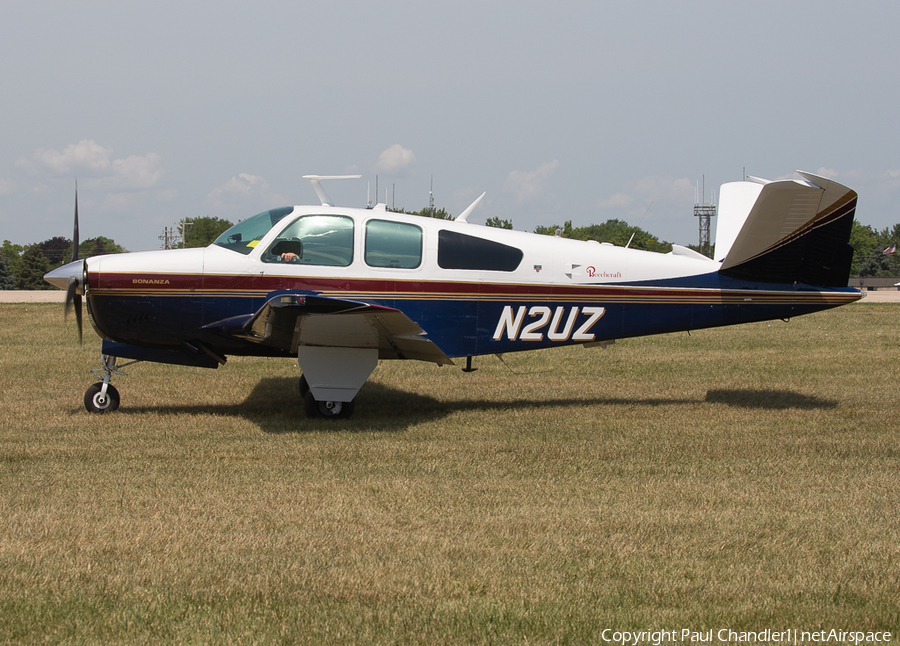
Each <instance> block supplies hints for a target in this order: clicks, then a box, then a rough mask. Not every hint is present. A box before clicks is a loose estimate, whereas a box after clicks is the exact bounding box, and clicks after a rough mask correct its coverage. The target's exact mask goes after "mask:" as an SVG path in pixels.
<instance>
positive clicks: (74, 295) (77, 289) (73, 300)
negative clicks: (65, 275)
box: [63, 183, 87, 344]
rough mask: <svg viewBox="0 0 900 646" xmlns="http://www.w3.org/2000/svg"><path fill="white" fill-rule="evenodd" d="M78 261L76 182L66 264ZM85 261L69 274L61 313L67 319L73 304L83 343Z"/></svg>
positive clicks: (79, 338)
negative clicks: (73, 212) (70, 245)
mask: <svg viewBox="0 0 900 646" xmlns="http://www.w3.org/2000/svg"><path fill="white" fill-rule="evenodd" d="M76 262H78V184H77V183H76V184H75V230H74V231H73V233H72V260H71V262H70V263H69V264H68V265H66V266H67V267H70V266H72V265H74V263H76ZM86 265H87V263H84V262H83V263H82V268H81V271H80V272H79V273H73V274H71V275H70V276H69V281H68V283H67V284H66V305H65V310H64V314H63V318H64V319H65V320H68V319H69V310H70V309H72V307H73V306H74V309H75V322H76V324H77V325H78V341H79V343H81V344H84V332H83V331H82V318H83V317H82V314H81V297H82V295H83V294H84V277H85V275H86V273H87V266H86Z"/></svg>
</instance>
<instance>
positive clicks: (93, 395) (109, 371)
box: [84, 354, 137, 413]
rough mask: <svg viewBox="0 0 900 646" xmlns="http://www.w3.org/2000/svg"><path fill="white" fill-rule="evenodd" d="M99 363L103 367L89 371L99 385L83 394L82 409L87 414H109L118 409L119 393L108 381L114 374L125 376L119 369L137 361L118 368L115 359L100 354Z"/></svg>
mask: <svg viewBox="0 0 900 646" xmlns="http://www.w3.org/2000/svg"><path fill="white" fill-rule="evenodd" d="M100 361H101V363H103V367H102V368H96V369H95V370H91V372H93V373H94V376H95V377H97V379H99V380H100V383H98V384H94V385H93V386H91V387H90V388H88V389H87V392H86V393H84V407H85V408H86V409H87V410H88V412H89V413H111V412H113V411H114V410H117V409H118V408H119V391H118V390H116V387H115V386H113V385H112V384H111V383H109V380H110V379H111V378H112V376H113V375H114V374H115V375H124V374H125V373H124V372H122V371H121V370H120V368H124V367H125V366H130V365H131V364H132V363H137V361H130V362H128V363H126V364H124V365H123V366H119V365H117V364H116V361H117V359H116V357H111V356H110V355H108V354H101V355H100Z"/></svg>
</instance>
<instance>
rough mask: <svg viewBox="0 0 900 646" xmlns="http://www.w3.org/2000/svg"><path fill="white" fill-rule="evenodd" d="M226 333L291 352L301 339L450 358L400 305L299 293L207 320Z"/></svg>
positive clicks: (439, 360)
mask: <svg viewBox="0 0 900 646" xmlns="http://www.w3.org/2000/svg"><path fill="white" fill-rule="evenodd" d="M205 329H210V330H216V331H218V332H220V333H222V334H226V335H228V336H233V337H238V338H242V339H244V340H246V341H250V342H251V343H259V344H261V345H265V346H269V347H273V348H277V349H279V350H282V351H284V352H290V353H291V354H296V353H297V348H298V347H299V346H302V345H308V346H319V347H334V348H367V349H377V350H378V358H379V359H418V360H420V361H430V362H432V363H436V364H438V365H452V364H453V361H452V360H451V359H450V358H449V357H448V356H447V355H446V354H444V352H443V350H441V349H440V348H439V347H438V346H437V345H435V344H434V343H433V342H432V341H431V340H429V339H427V338H425V337H424V336H423V335H424V334H425V331H424V330H423V329H422V328H421V327H419V325H418V324H416V323H415V322H414V321H412V320H411V319H410V318H409V317H408V316H406V314H404V313H403V312H401V311H400V310H397V309H393V308H389V307H381V306H379V305H370V304H368V303H362V302H358V301H347V300H341V299H335V298H325V297H322V296H309V295H304V294H282V295H279V296H275V297H273V298H270V299H269V300H268V302H266V304H265V305H263V306H262V307H261V308H260V309H259V311H258V312H256V313H255V314H252V315H250V316H242V317H237V318H233V319H226V320H224V321H218V322H216V323H212V324H210V325H207V326H206V328H205Z"/></svg>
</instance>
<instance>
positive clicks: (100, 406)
mask: <svg viewBox="0 0 900 646" xmlns="http://www.w3.org/2000/svg"><path fill="white" fill-rule="evenodd" d="M102 389H103V384H94V385H93V386H91V387H90V388H88V389H87V392H86V393H84V407H85V408H86V409H87V410H88V412H89V413H111V412H113V411H114V410H117V409H118V408H119V391H118V390H116V387H115V386H113V385H112V384H109V385H108V386H107V387H106V398H105V399H103V398H101V397H100V391H101V390H102Z"/></svg>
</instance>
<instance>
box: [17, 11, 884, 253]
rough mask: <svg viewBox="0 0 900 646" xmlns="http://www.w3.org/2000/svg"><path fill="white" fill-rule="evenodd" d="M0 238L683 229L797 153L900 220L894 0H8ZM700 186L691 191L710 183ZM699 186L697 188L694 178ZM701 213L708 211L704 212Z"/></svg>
mask: <svg viewBox="0 0 900 646" xmlns="http://www.w3.org/2000/svg"><path fill="white" fill-rule="evenodd" d="M0 15H2V20H0V61H2V63H0V115H2V127H0V240H10V241H11V242H13V243H15V244H30V243H33V242H39V241H42V240H45V239H47V238H50V237H53V236H57V235H61V236H65V237H71V235H72V213H73V207H74V200H75V186H76V181H77V186H78V200H79V217H80V230H81V239H82V240H84V239H86V238H90V237H94V236H98V235H102V236H106V237H108V238H112V239H114V240H115V241H116V242H118V243H119V244H121V245H122V246H124V247H125V248H127V249H129V250H131V251H138V250H148V249H158V248H160V246H161V244H162V242H161V240H160V236H161V235H162V234H163V230H164V228H165V227H171V226H173V225H174V224H175V223H176V222H178V221H179V220H181V219H183V218H186V217H198V216H214V217H220V218H225V219H228V220H231V221H232V222H236V221H237V220H239V219H242V218H246V217H249V216H250V215H253V214H255V213H258V212H260V211H264V210H266V209H269V208H273V207H276V206H283V205H292V204H310V203H316V195H315V193H314V191H313V189H312V187H311V186H310V185H309V183H308V182H307V181H305V180H303V179H302V176H303V175H308V174H319V175H333V174H360V175H362V176H363V177H362V178H361V179H358V180H344V181H341V182H332V183H330V184H328V185H327V186H326V188H327V190H328V192H329V193H330V194H331V196H332V198H333V199H334V200H335V202H336V203H337V204H339V205H346V206H364V205H365V203H366V199H367V191H368V192H369V193H371V195H372V196H373V197H374V193H375V183H376V176H377V177H378V186H379V189H380V190H379V196H378V198H379V201H382V202H383V201H385V191H387V203H388V205H389V206H395V207H397V208H404V209H407V210H418V209H420V208H422V207H424V206H427V205H428V197H429V189H430V188H431V185H432V182H433V186H434V189H433V190H434V200H435V205H436V206H437V207H443V208H446V209H447V210H448V211H449V212H450V213H451V214H454V215H455V214H458V213H460V212H461V211H463V210H464V209H465V208H466V207H467V206H468V205H469V204H470V203H471V202H472V201H473V200H474V199H475V198H477V197H478V196H479V195H480V194H481V193H482V192H487V195H486V196H485V199H484V200H483V202H482V203H481V205H479V207H478V208H477V209H476V211H475V212H474V213H473V214H472V216H471V217H470V221H472V222H477V223H483V222H484V221H485V219H486V218H489V217H498V218H501V219H509V220H512V222H513V226H514V228H516V229H520V230H528V231H531V230H534V228H535V227H536V226H538V225H545V226H546V225H551V224H562V223H563V222H564V221H566V220H571V221H572V223H573V225H574V226H576V227H577V226H587V225H590V224H593V223H602V222H605V221H607V220H609V219H611V218H617V219H620V220H624V221H626V222H628V223H629V224H631V225H634V226H639V227H641V228H642V229H645V230H647V231H649V232H651V233H653V234H655V235H656V236H658V237H659V238H660V239H663V240H667V241H669V242H675V243H679V244H696V243H697V241H698V223H697V220H696V218H694V216H693V205H694V203H695V201H696V200H697V199H698V197H699V199H704V198H705V199H706V200H707V201H709V200H712V199H714V197H715V195H716V194H717V192H718V187H719V185H721V184H723V183H725V182H731V181H739V180H741V179H742V177H743V176H744V175H745V174H747V175H753V176H757V177H764V178H767V179H779V178H784V177H793V176H794V174H793V173H794V171H795V170H797V169H800V170H805V171H810V172H813V173H818V174H820V175H824V176H827V177H829V178H832V179H835V180H837V181H839V182H841V183H843V184H846V185H848V186H850V187H851V188H853V189H855V190H856V191H858V193H859V195H860V199H859V206H858V209H857V219H858V220H859V221H860V222H862V223H863V224H868V225H871V226H873V227H875V228H876V229H882V228H884V227H888V226H892V225H893V224H895V223H897V222H900V149H898V143H900V142H898V139H900V128H898V125H897V106H898V94H900V83H898V80H900V78H898V77H900V71H898V60H900V45H898V44H897V39H896V29H897V25H898V24H900V3H897V2H895V1H890V2H887V1H880V0H872V1H868V2H838V1H836V0H819V1H815V2H811V1H804V0H798V1H794V2H783V1H779V2H769V1H765V0H764V1H761V2H750V3H748V2H727V1H725V2H723V1H721V0H718V1H709V2H700V1H692V0H685V1H680V2H671V1H669V2H656V1H652V0H648V1H646V2H618V1H615V0H613V1H606V2H599V1H596V0H595V1H590V2H570V1H568V0H559V1H557V2H553V3H549V2H545V1H541V2H535V1H532V0H516V1H515V2H512V1H511V0H501V1H491V0H480V1H478V2H474V1H470V0H453V1H452V2H444V1H443V0H434V1H432V2H420V1H409V2H406V1H398V0H381V1H380V2H377V3H373V2H362V1H359V2H356V1H353V2H343V1H341V0H330V1H329V2H317V3H314V2H297V1H296V0H291V1H277V0H273V1H268V0H255V1H254V2H252V3H251V2H246V1H244V2H233V1H229V0H218V1H215V2H205V1H190V0H178V1H177V2H173V1H170V0H156V1H154V2H146V1H145V0H144V1H141V2H130V1H127V0H118V1H99V0H80V1H79V2H77V3H75V2H68V1H63V0H58V1H45V0H24V1H21V0H6V1H5V2H4V4H3V9H2V12H0ZM701 187H705V190H703V189H702V188H701ZM699 192H702V193H703V194H704V195H702V196H699V195H698V193H699ZM713 227H715V223H713Z"/></svg>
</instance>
